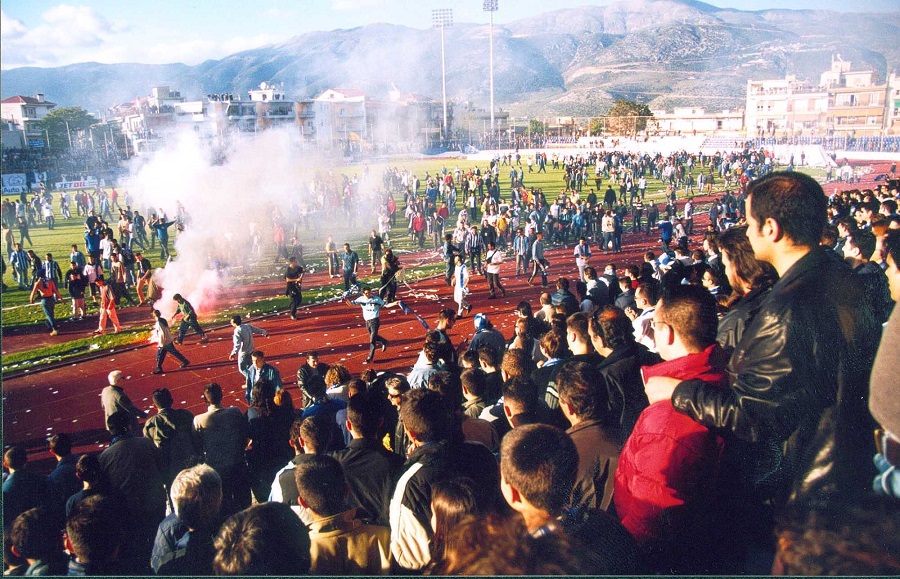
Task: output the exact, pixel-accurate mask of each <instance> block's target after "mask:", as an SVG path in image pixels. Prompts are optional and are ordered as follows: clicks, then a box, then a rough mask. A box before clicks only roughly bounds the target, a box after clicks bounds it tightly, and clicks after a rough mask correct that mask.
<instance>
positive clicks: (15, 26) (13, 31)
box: [0, 10, 26, 41]
mask: <svg viewBox="0 0 900 579" xmlns="http://www.w3.org/2000/svg"><path fill="white" fill-rule="evenodd" d="M25 31H26V28H25V25H24V24H22V21H21V20H18V19H16V18H10V17H9V16H7V15H6V12H4V11H3V10H0V37H2V38H3V40H4V41H6V40H12V39H15V38H19V37H20V36H22V35H23V34H25Z"/></svg>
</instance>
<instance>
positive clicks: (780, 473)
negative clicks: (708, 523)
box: [646, 172, 880, 527]
mask: <svg viewBox="0 0 900 579" xmlns="http://www.w3.org/2000/svg"><path fill="white" fill-rule="evenodd" d="M748 192H749V197H748V199H747V222H748V229H747V237H748V238H749V241H750V243H751V245H752V246H753V250H754V252H755V254H756V258H757V259H759V260H761V261H765V262H768V263H770V264H772V265H773V266H774V267H775V269H776V270H777V271H778V273H779V275H780V280H779V281H778V282H777V283H776V284H775V286H774V287H773V289H772V291H771V293H770V294H769V296H768V297H767V298H766V299H765V300H764V302H763V303H762V305H761V307H760V310H759V313H758V314H757V315H756V317H755V318H754V319H753V320H752V322H751V323H750V325H749V326H748V327H747V328H746V331H745V332H744V335H743V338H742V339H741V341H740V342H739V343H738V344H737V347H736V349H735V350H734V353H733V354H732V356H731V359H730V361H729V364H728V373H729V379H730V386H731V387H730V388H728V389H725V390H720V389H715V388H710V387H708V386H705V385H704V384H702V383H701V382H698V381H692V380H689V381H684V382H680V383H679V382H678V381H677V380H674V379H672V378H651V379H650V380H649V381H648V383H647V385H646V386H647V388H646V390H647V395H648V398H649V401H650V403H651V404H652V403H653V402H655V401H657V400H664V399H668V398H670V397H671V400H672V404H673V406H674V407H675V409H676V410H678V411H679V412H683V413H685V414H687V415H688V416H691V417H692V418H694V419H695V420H697V421H698V422H700V423H702V424H703V425H705V426H708V427H710V428H713V429H718V430H719V431H720V432H722V433H723V434H724V435H726V453H730V454H731V456H732V461H729V460H727V459H726V461H725V464H726V465H731V467H732V468H733V469H734V470H733V471H732V472H731V473H730V474H731V475H732V476H733V480H734V481H739V483H738V482H735V483H734V484H735V485H736V486H738V487H743V488H735V489H734V492H735V495H744V494H745V492H746V493H747V494H746V498H748V499H750V500H748V501H743V503H744V505H745V506H744V507H743V508H744V509H747V510H748V511H749V510H751V509H754V507H753V506H751V505H757V506H760V505H765V506H767V507H769V508H772V509H774V510H775V511H777V510H779V509H780V508H781V507H782V506H783V505H784V503H785V501H787V500H788V498H790V500H792V501H800V500H828V499H832V498H834V497H837V496H847V494H852V493H855V492H863V491H865V490H866V489H867V488H868V487H869V485H870V482H871V480H872V474H873V473H872V464H871V461H870V460H869V457H868V455H869V454H870V452H869V447H870V446H871V440H870V439H871V433H872V429H873V427H874V422H873V420H872V417H871V415H870V414H869V412H868V409H867V408H866V403H867V398H868V386H867V385H868V379H869V373H870V372H871V367H872V360H873V357H874V353H875V350H876V347H877V344H878V339H879V336H880V328H879V327H878V326H877V324H876V323H875V322H874V318H873V317H872V315H871V312H870V311H869V310H868V308H866V307H865V304H864V297H863V292H862V288H861V287H860V285H859V283H858V281H857V280H855V279H854V278H853V276H852V274H851V272H849V271H848V270H847V268H844V267H842V266H841V265H840V264H837V263H836V262H834V261H833V260H831V259H828V258H827V257H826V256H825V253H824V250H823V249H822V248H821V247H819V239H820V237H821V235H822V231H823V230H824V227H825V223H826V211H825V210H826V204H827V200H826V197H825V195H824V192H823V191H822V188H821V186H820V185H819V184H818V183H817V182H816V181H815V180H813V179H812V178H811V177H808V176H807V175H804V174H800V173H794V172H781V173H773V174H770V175H768V176H766V177H764V178H762V179H760V180H758V181H756V182H754V183H752V184H751V185H750V187H749V191H748ZM725 468H728V467H727V466H726V467H725ZM742 491H745V492H742ZM736 516H737V515H736ZM765 519H766V520H769V521H770V519H768V517H766V518H765ZM763 526H764V527H765V526H767V523H765V522H764V523H763Z"/></svg>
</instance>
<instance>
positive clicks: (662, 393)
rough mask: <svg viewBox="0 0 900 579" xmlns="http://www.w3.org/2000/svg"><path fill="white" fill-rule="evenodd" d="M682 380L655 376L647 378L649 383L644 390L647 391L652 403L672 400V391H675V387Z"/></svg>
mask: <svg viewBox="0 0 900 579" xmlns="http://www.w3.org/2000/svg"><path fill="white" fill-rule="evenodd" d="M680 382H681V380H679V379H678V378H671V377H669V376H653V377H652V378H649V379H647V383H646V384H645V385H644V392H646V393H647V399H648V400H649V401H650V404H653V403H654V402H659V401H661V400H671V399H672V393H673V392H675V388H676V387H677V386H678V384H679V383H680Z"/></svg>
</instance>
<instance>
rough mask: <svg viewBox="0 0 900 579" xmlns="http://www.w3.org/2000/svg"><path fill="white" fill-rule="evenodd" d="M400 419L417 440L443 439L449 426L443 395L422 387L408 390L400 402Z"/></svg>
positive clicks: (435, 440)
mask: <svg viewBox="0 0 900 579" xmlns="http://www.w3.org/2000/svg"><path fill="white" fill-rule="evenodd" d="M400 420H401V421H403V426H404V427H406V429H407V430H408V431H409V432H410V433H411V434H412V435H413V436H414V437H415V439H416V440H417V441H419V442H423V443H425V442H437V441H439V440H443V439H444V438H445V437H446V435H447V432H448V426H449V416H447V407H446V404H445V402H444V397H443V396H441V395H440V394H439V393H438V392H435V391H434V390H427V389H424V388H416V389H414V390H412V391H410V392H409V393H408V394H407V395H406V396H405V397H404V399H403V402H402V403H401V404H400Z"/></svg>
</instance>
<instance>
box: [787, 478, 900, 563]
mask: <svg viewBox="0 0 900 579" xmlns="http://www.w3.org/2000/svg"><path fill="white" fill-rule="evenodd" d="M776 534H777V537H778V552H777V553H776V555H775V567H776V569H777V568H779V567H780V571H781V574H782V575H858V576H867V575H868V576H878V575H882V576H886V577H889V576H894V577H896V576H898V575H900V502H898V501H897V500H896V499H894V498H893V497H884V496H877V495H874V494H872V493H864V494H862V496H857V497H855V498H852V499H850V500H848V501H829V502H825V501H822V502H819V503H817V504H813V505H804V504H795V505H793V506H792V507H791V508H788V509H786V510H785V511H784V512H783V513H782V515H781V516H780V518H779V521H778V525H777V528H776Z"/></svg>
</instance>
